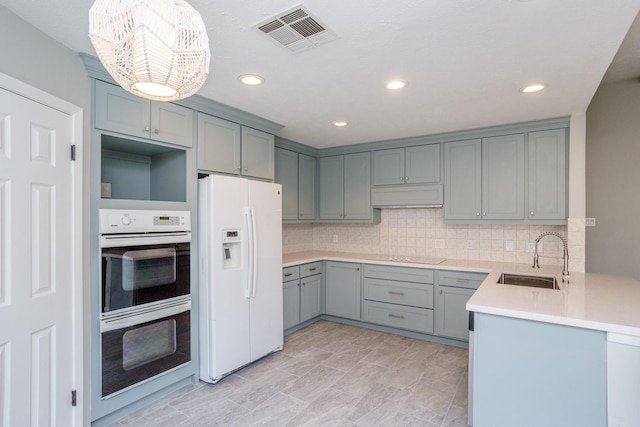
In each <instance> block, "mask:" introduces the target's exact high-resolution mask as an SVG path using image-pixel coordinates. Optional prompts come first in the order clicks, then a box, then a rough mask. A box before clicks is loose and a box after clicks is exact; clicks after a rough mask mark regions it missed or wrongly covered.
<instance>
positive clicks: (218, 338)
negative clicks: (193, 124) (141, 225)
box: [198, 175, 251, 382]
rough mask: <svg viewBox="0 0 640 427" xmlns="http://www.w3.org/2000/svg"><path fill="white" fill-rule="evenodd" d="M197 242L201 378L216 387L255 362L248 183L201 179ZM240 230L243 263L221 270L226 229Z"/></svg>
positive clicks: (227, 179) (226, 179)
mask: <svg viewBox="0 0 640 427" xmlns="http://www.w3.org/2000/svg"><path fill="white" fill-rule="evenodd" d="M199 185H200V188H199V212H198V226H199V231H198V238H199V245H200V258H201V259H200V280H199V287H200V304H201V306H200V307H201V308H200V325H201V326H200V328H201V329H200V337H201V339H200V346H201V350H200V358H201V363H200V366H201V372H200V377H201V378H202V379H203V380H204V381H208V382H212V381H213V382H215V381H217V380H219V379H220V378H222V377H223V376H224V375H226V374H228V373H230V372H232V371H234V370H235V369H237V368H239V367H241V366H244V365H246V364H248V363H249V362H250V361H251V359H250V355H251V346H250V341H249V340H250V332H249V328H250V325H249V308H250V304H249V299H248V298H246V296H245V286H246V283H247V280H248V275H247V262H248V253H247V250H248V247H247V237H246V236H247V231H248V230H247V226H246V222H245V219H244V218H245V216H244V210H245V207H246V206H247V204H248V202H249V200H248V194H249V193H248V184H247V181H246V180H243V179H237V178H231V177H225V176H213V175H212V176H209V177H208V178H205V179H202V180H200V184H199ZM228 229H236V230H240V241H241V246H242V248H241V250H240V251H239V253H240V258H241V259H240V262H239V263H237V264H234V263H232V264H227V266H228V265H232V267H231V268H223V261H224V259H225V254H224V250H223V243H222V237H223V230H228Z"/></svg>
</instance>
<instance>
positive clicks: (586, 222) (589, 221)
mask: <svg viewBox="0 0 640 427" xmlns="http://www.w3.org/2000/svg"><path fill="white" fill-rule="evenodd" d="M584 225H585V226H587V227H595V226H596V219H595V218H585V219H584Z"/></svg>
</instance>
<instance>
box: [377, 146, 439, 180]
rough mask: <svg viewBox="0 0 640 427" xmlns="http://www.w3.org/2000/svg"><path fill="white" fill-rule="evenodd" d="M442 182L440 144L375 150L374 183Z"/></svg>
mask: <svg viewBox="0 0 640 427" xmlns="http://www.w3.org/2000/svg"><path fill="white" fill-rule="evenodd" d="M432 182H440V145H439V144H430V145H420V146H414V147H406V148H393V149H388V150H377V151H374V152H373V185H374V186H377V185H400V184H424V183H432Z"/></svg>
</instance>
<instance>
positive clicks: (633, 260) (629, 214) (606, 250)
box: [586, 81, 640, 280]
mask: <svg viewBox="0 0 640 427" xmlns="http://www.w3.org/2000/svg"><path fill="white" fill-rule="evenodd" d="M586 199H587V201H586V206H587V212H586V216H587V217H593V218H596V227H587V229H586V243H587V245H586V270H587V271H588V272H593V273H606V274H618V275H625V276H631V277H634V278H636V279H638V280H640V224H639V221H638V217H639V216H640V215H639V214H640V83H639V82H638V81H627V82H621V83H613V84H608V85H603V86H600V88H598V91H597V92H596V94H595V95H594V97H593V99H592V101H591V104H590V105H589V109H588V110H587V148H586Z"/></svg>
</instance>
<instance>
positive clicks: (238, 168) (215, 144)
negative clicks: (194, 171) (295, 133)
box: [198, 113, 275, 180]
mask: <svg viewBox="0 0 640 427" xmlns="http://www.w3.org/2000/svg"><path fill="white" fill-rule="evenodd" d="M274 164H275V154H274V137H273V135H271V134H268V133H266V132H262V131H259V130H256V129H251V128H248V127H245V126H240V125H239V124H237V123H232V122H229V121H227V120H223V119H219V118H217V117H213V116H210V115H208V114H203V113H198V169H200V170H203V171H210V172H220V173H226V174H234V175H243V176H247V177H253V178H261V179H266V180H273V178H274V170H275V167H274Z"/></svg>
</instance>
